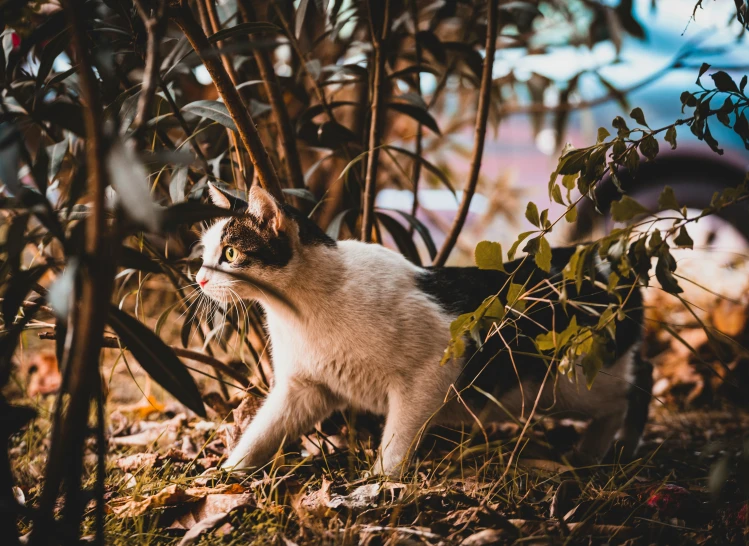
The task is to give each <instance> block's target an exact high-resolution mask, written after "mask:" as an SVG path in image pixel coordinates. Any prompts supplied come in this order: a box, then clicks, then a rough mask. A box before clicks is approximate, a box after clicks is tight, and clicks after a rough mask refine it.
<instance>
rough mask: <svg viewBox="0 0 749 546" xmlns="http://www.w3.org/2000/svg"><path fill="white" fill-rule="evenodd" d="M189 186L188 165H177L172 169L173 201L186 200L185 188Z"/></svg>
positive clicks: (170, 189) (171, 195)
mask: <svg viewBox="0 0 749 546" xmlns="http://www.w3.org/2000/svg"><path fill="white" fill-rule="evenodd" d="M186 188H187V167H177V168H176V169H174V170H173V171H172V179H171V181H170V182H169V197H171V199H172V203H181V202H182V201H184V200H185V189H186Z"/></svg>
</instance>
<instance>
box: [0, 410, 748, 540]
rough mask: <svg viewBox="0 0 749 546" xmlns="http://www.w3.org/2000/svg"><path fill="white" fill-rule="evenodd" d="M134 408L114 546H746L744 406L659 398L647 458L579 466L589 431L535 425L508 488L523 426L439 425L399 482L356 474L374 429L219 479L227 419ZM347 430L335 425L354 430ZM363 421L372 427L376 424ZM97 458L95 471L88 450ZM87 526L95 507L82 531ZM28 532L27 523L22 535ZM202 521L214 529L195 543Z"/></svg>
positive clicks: (117, 450)
mask: <svg viewBox="0 0 749 546" xmlns="http://www.w3.org/2000/svg"><path fill="white" fill-rule="evenodd" d="M38 401H40V402H41V406H40V409H42V412H41V413H40V418H38V419H37V420H36V421H35V422H34V423H33V424H32V425H31V426H30V427H29V428H28V429H27V430H26V431H25V432H24V433H23V434H22V435H20V436H18V437H16V438H15V439H14V440H13V447H12V450H11V454H12V460H13V462H14V464H15V469H14V470H15V474H16V478H17V483H18V487H19V492H18V493H19V494H22V495H23V498H24V499H25V502H29V503H33V502H34V501H35V499H36V498H37V496H38V495H39V492H40V479H41V473H42V468H43V460H44V452H45V447H46V445H47V432H48V429H49V422H48V419H47V418H46V415H48V413H46V412H44V409H45V408H46V409H49V408H50V402H51V400H45V399H39V400H38ZM131 410H133V408H130V409H128V408H123V409H122V411H115V412H114V413H113V414H112V415H111V424H110V427H111V428H110V430H111V432H112V439H111V442H112V449H111V450H110V454H109V457H108V469H109V472H108V476H107V481H106V485H107V494H106V499H107V516H106V528H107V533H108V540H109V542H110V543H111V544H125V543H132V541H133V540H137V542H138V543H139V544H175V543H179V542H180V541H181V540H182V541H184V542H183V543H184V544H191V543H199V544H247V543H250V542H252V543H268V542H274V543H277V544H292V543H299V544H301V543H330V544H333V543H336V544H337V543H349V544H356V543H360V544H380V543H396V542H398V543H401V542H406V543H428V544H438V543H443V544H467V545H471V544H474V545H475V544H494V543H498V544H632V545H635V544H654V543H659V544H674V543H676V542H679V543H682V544H685V545H687V544H705V545H713V544H714V545H722V544H745V543H747V540H749V519H747V518H748V515H749V510H748V509H747V503H746V498H747V497H746V494H745V491H744V492H742V490H741V485H742V482H744V483H745V480H746V476H742V475H741V473H742V467H741V463H740V460H741V453H742V447H743V446H742V445H741V442H740V439H741V436H742V434H744V433H745V431H747V430H749V412H747V411H746V410H744V409H739V408H735V407H728V406H726V407H724V408H722V409H715V408H712V409H709V408H702V409H699V410H693V411H675V410H673V409H670V408H668V407H664V406H663V405H661V404H659V403H658V402H654V404H653V411H652V413H653V415H652V419H651V422H650V424H649V425H648V427H647V431H646V434H645V441H644V445H643V446H642V449H641V452H640V456H641V458H640V459H638V460H636V461H634V462H631V463H629V464H626V465H624V464H611V465H601V466H597V467H592V468H580V469H575V470H573V469H572V468H570V467H568V466H566V465H565V464H564V462H563V461H562V459H561V458H560V457H559V455H558V454H559V453H562V452H563V451H564V450H565V449H566V448H567V447H568V446H569V445H571V443H572V442H573V441H574V440H575V438H576V437H577V428H579V426H580V424H579V423H571V422H553V421H550V420H542V421H538V422H537V423H534V426H533V427H532V433H531V434H530V435H529V436H528V438H529V440H528V441H527V442H524V444H523V445H524V447H523V449H522V456H521V458H520V459H519V460H518V462H517V464H513V465H511V466H510V469H509V471H508V472H507V473H506V475H505V476H504V479H501V477H502V474H503V473H504V472H505V470H506V468H507V465H506V458H507V456H508V454H509V452H510V451H511V450H512V447H513V446H514V444H515V441H516V438H517V434H518V432H519V429H518V427H516V426H515V425H508V426H506V427H501V428H499V429H497V430H493V431H488V432H489V435H490V436H489V441H490V443H489V444H488V447H487V445H486V444H485V441H484V439H483V438H479V439H475V440H474V441H473V442H470V441H468V439H467V438H466V437H465V436H461V434H460V433H458V432H457V431H447V430H436V431H434V434H431V435H430V436H429V437H428V438H427V439H426V440H425V442H424V445H423V446H422V448H421V449H420V452H419V457H418V459H417V461H416V463H415V465H414V466H413V467H412V469H411V473H410V474H409V475H408V476H407V477H406V478H405V479H404V480H403V481H399V482H380V481H377V480H373V479H369V480H368V479H365V478H362V477H361V476H362V475H363V472H364V470H365V468H366V465H367V459H368V458H369V457H370V456H371V453H369V452H368V450H367V449H366V447H367V442H368V440H366V439H365V440H362V438H366V434H364V433H362V434H360V435H359V441H357V449H356V450H355V451H354V452H353V453H352V452H351V451H350V450H348V449H347V448H346V447H345V444H346V443H347V442H346V438H344V437H342V435H341V434H339V435H332V436H331V438H330V440H331V443H336V444H338V445H344V447H342V448H341V449H328V450H327V451H329V452H332V453H327V454H325V455H324V456H323V455H322V454H319V455H318V456H316V457H311V458H307V459H304V458H302V457H300V456H299V455H298V453H299V451H300V450H301V449H312V450H314V449H315V447H314V445H313V444H312V443H311V442H304V444H302V443H300V442H297V443H294V444H291V445H289V446H287V449H286V452H287V454H286V456H285V457H283V458H281V459H279V460H278V461H277V463H276V465H275V466H274V467H269V468H266V469H265V470H264V471H263V472H259V473H257V474H256V475H252V476H242V477H236V476H231V477H230V476H227V475H222V474H216V473H215V470H208V469H210V468H212V467H214V466H215V464H216V462H217V461H218V455H220V454H221V452H222V449H223V442H224V441H225V440H224V437H225V436H224V435H225V434H231V433H232V432H233V431H232V428H233V427H232V425H230V424H226V425H223V426H222V425H219V424H218V423H217V422H215V421H203V420H201V419H199V418H188V417H187V416H186V415H185V414H182V413H180V414H177V415H173V414H172V413H171V412H170V411H169V410H168V409H165V410H163V411H154V412H153V413H151V414H150V415H149V419H148V420H142V419H141V417H142V413H140V412H143V411H144V410H143V409H136V410H133V411H131ZM240 411H241V410H240ZM345 421H346V420H345V419H343V418H342V419H340V420H339V423H344V424H343V426H342V433H343V435H346V433H347V430H346V428H347V427H346V425H345ZM364 421H366V420H364ZM367 427H372V424H371V423H367V422H365V423H364V425H363V428H367ZM340 431H341V430H340V429H339V432H340ZM349 438H350V434H349ZM294 451H296V454H295V453H294ZM305 453H306V451H305ZM90 459H91V460H90V461H89V462H91V463H93V455H92V456H91V457H90ZM718 461H725V462H720V463H718ZM721 469H723V470H721ZM718 474H720V475H718ZM742 478H743V480H742ZM711 479H712V480H713V481H716V480H719V481H720V483H721V484H722V486H721V487H719V490H720V491H719V493H715V491H717V490H718V489H716V488H715V487H713V490H714V491H711ZM89 482H90V483H89V485H91V482H92V479H90V480H89ZM92 519H93V511H92V510H90V511H89V513H88V515H87V518H86V523H85V525H86V527H87V530H86V533H88V532H90V529H89V528H90V527H91V526H92ZM28 524H29V522H27V521H22V522H21V524H20V528H21V531H22V532H25V531H27V530H28ZM203 527H205V528H206V529H207V530H206V531H205V532H204V533H200V534H199V533H198V531H199V530H200V529H201V528H203ZM190 529H192V531H190ZM186 531H187V533H188V534H187V535H185V533H186ZM192 534H195V535H196V537H195V538H194V539H193V538H191V535H192Z"/></svg>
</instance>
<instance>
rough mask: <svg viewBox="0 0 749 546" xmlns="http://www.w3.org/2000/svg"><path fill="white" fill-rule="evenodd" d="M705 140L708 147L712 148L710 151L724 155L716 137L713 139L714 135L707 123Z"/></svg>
mask: <svg viewBox="0 0 749 546" xmlns="http://www.w3.org/2000/svg"><path fill="white" fill-rule="evenodd" d="M703 136H704V138H705V142H707V145H708V146H710V149H711V150H712V151H714V152H715V153H716V154H718V155H723V149H722V148H720V146H719V145H718V141H717V140H715V137H713V134H712V133H711V132H710V126H709V125H708V124H707V123H705V134H704V135H703Z"/></svg>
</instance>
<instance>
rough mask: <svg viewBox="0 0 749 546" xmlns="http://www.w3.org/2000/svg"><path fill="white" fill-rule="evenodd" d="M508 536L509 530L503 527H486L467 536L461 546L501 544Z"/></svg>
mask: <svg viewBox="0 0 749 546" xmlns="http://www.w3.org/2000/svg"><path fill="white" fill-rule="evenodd" d="M507 538H508V535H507V531H503V530H502V529H484V530H483V531H479V532H478V533H474V534H472V535H471V536H469V537H467V538H466V539H465V540H463V542H461V543H460V544H461V546H483V545H484V544H499V543H500V542H503V541H506V540H507Z"/></svg>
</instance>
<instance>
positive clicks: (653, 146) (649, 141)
mask: <svg viewBox="0 0 749 546" xmlns="http://www.w3.org/2000/svg"><path fill="white" fill-rule="evenodd" d="M640 151H641V152H642V154H643V155H644V156H645V157H647V158H648V159H650V160H653V159H655V157H656V156H657V155H658V141H657V140H656V139H655V137H654V136H653V135H648V136H646V137H645V138H643V139H642V142H640Z"/></svg>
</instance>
